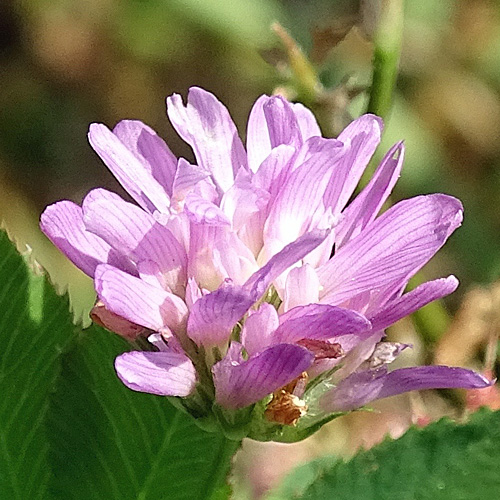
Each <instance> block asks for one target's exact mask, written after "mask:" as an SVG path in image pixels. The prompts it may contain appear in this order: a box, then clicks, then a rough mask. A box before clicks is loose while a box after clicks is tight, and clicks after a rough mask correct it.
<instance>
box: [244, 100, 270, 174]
mask: <svg viewBox="0 0 500 500" xmlns="http://www.w3.org/2000/svg"><path fill="white" fill-rule="evenodd" d="M269 99H270V97H269V96H267V95H262V96H260V97H259V98H258V99H257V100H256V101H255V103H254V105H253V107H252V110H251V111H250V116H249V117H248V125H247V152H248V166H249V168H250V170H251V171H252V172H257V170H258V169H259V167H260V165H261V163H262V162H263V161H264V159H265V158H267V156H268V155H269V154H270V153H271V149H272V148H271V139H270V138H269V131H268V129H267V121H266V117H265V115H264V110H263V106H264V104H265V103H266V102H267V101H268V100H269Z"/></svg>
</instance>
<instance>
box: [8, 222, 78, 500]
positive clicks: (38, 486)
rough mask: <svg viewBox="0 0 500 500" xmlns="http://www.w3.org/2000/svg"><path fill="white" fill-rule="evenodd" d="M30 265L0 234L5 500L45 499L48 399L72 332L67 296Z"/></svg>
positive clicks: (48, 471)
mask: <svg viewBox="0 0 500 500" xmlns="http://www.w3.org/2000/svg"><path fill="white" fill-rule="evenodd" d="M28 258H29V257H28V256H27V257H26V259H28ZM32 266H33V268H34V269H33V270H32V269H30V266H29V265H28V264H27V262H26V260H25V258H23V257H22V256H21V255H19V253H18V252H17V250H16V248H15V246H14V245H13V244H12V243H11V242H10V241H9V239H8V237H7V235H6V233H5V232H3V231H0V346H1V347H0V498H2V499H9V500H31V499H38V498H39V499H44V500H45V499H46V498H47V485H48V481H49V477H50V469H49V467H48V465H47V458H48V442H47V439H46V436H45V428H44V421H45V417H46V414H47V409H48V395H49V393H50V391H51V389H52V387H53V384H54V380H55V378H56V376H57V374H58V370H59V359H58V358H59V356H60V353H61V351H62V349H63V348H64V346H65V344H67V342H68V341H69V339H70V338H71V336H72V333H73V329H74V326H73V323H72V318H71V314H70V312H69V308H68V306H69V302H68V298H67V296H64V297H60V296H58V295H57V294H56V293H55V291H54V289H53V288H52V286H51V285H50V283H48V280H47V279H46V277H45V276H43V274H42V273H41V272H40V271H38V272H37V271H36V264H32Z"/></svg>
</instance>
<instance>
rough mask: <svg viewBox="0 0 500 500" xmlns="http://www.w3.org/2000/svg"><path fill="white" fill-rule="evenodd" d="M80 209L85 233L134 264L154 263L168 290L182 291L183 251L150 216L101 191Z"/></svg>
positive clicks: (184, 275)
mask: <svg viewBox="0 0 500 500" xmlns="http://www.w3.org/2000/svg"><path fill="white" fill-rule="evenodd" d="M82 208H83V218H84V222H85V226H86V228H87V229H88V230H89V231H91V232H92V233H95V234H96V235H98V236H100V237H101V238H102V239H103V240H104V241H106V242H107V243H109V244H110V245H111V246H112V247H113V248H114V249H116V250H117V251H118V252H120V253H123V254H124V255H127V256H129V257H130V258H131V259H132V260H134V261H135V262H140V261H143V260H151V261H153V262H155V263H156V264H158V267H159V270H160V272H162V273H164V274H165V275H166V277H168V279H167V284H168V286H169V287H170V288H172V289H175V290H177V291H179V290H180V289H182V287H183V286H184V285H185V282H186V266H187V255H186V251H185V250H184V248H183V247H182V245H181V244H180V243H179V242H178V241H177V239H176V238H175V237H174V235H173V234H172V233H171V231H169V230H168V229H167V228H166V227H165V226H162V225H161V224H159V223H158V222H156V221H155V219H154V218H153V216H151V215H150V214H149V213H147V212H145V211H144V210H142V209H141V208H139V207H137V206H136V205H133V204H131V203H127V202H125V201H124V200H123V199H122V198H120V197H119V196H118V195H115V194H113V193H110V192H109V191H106V190H104V189H94V190H93V191H91V192H90V193H89V194H88V195H87V196H86V198H85V200H84V202H83V207H82Z"/></svg>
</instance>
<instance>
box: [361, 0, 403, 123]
mask: <svg viewBox="0 0 500 500" xmlns="http://www.w3.org/2000/svg"><path fill="white" fill-rule="evenodd" d="M402 38H403V0H382V4H381V9H380V14H379V19H378V23H377V27H376V30H375V33H374V37H373V41H374V44H375V47H374V52H373V78H372V85H371V90H370V101H369V103H368V109H367V111H368V112H369V113H374V114H376V115H378V116H380V117H381V118H383V119H384V121H385V120H386V119H387V115H388V113H389V111H390V109H391V104H392V95H393V92H394V86H395V84H396V78H397V75H398V67H399V57H400V55H401V42H402Z"/></svg>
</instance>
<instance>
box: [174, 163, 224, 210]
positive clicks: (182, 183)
mask: <svg viewBox="0 0 500 500" xmlns="http://www.w3.org/2000/svg"><path fill="white" fill-rule="evenodd" d="M201 182H206V183H207V184H209V185H211V186H212V187H213V194H214V195H215V196H214V198H215V197H216V196H217V193H216V190H215V184H213V182H212V181H211V180H210V172H209V171H208V170H205V169H204V168H203V167H200V166H198V165H191V163H189V162H188V161H186V160H185V159H184V158H179V161H178V163H177V170H176V172H175V178H174V182H173V187H172V191H173V194H172V198H173V199H174V200H175V201H176V202H180V201H183V200H184V198H185V197H186V195H187V194H188V193H189V192H190V191H192V190H193V189H194V188H195V186H197V185H199V184H200V183H201ZM210 201H213V200H212V199H210Z"/></svg>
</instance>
